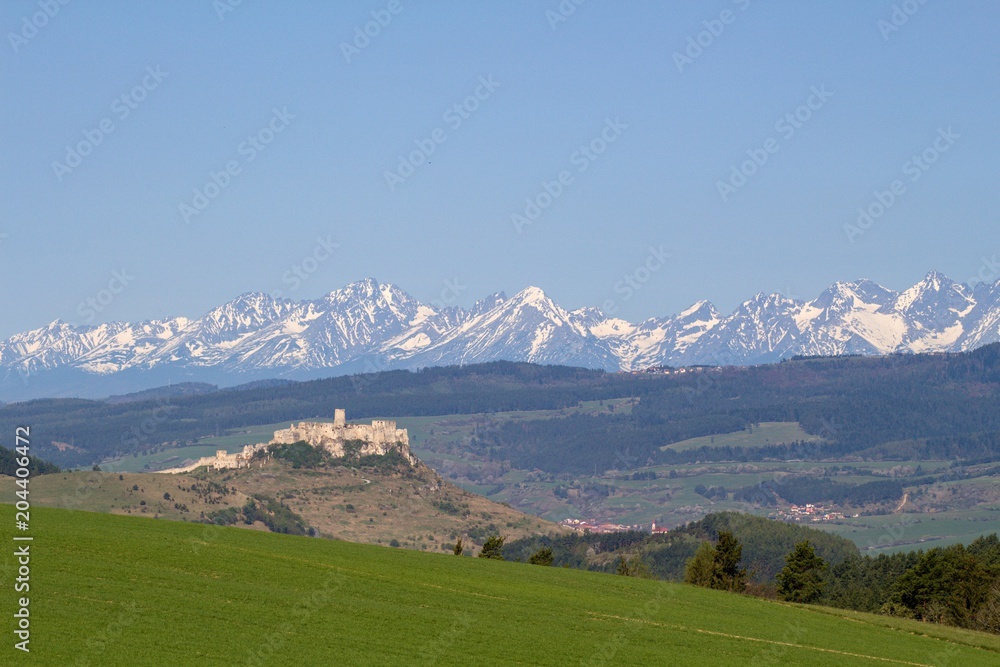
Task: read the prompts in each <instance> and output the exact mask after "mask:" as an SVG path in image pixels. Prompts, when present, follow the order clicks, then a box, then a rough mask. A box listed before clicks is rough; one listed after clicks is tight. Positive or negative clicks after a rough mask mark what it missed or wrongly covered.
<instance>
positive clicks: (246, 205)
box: [0, 0, 1000, 336]
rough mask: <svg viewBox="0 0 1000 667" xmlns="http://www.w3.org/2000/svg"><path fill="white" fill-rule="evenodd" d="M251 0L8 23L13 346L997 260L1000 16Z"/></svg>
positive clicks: (700, 290) (767, 284)
mask: <svg viewBox="0 0 1000 667" xmlns="http://www.w3.org/2000/svg"><path fill="white" fill-rule="evenodd" d="M231 1H232V0H219V2H217V3H214V4H213V2H211V1H210V0H198V1H193V0H187V1H177V2H169V3H168V2H110V1H109V2H101V3H92V4H88V3H83V2H69V3H68V4H65V5H62V4H59V3H58V0H50V1H49V2H46V1H45V0H42V1H41V2H39V0H35V1H34V2H29V1H22V0H19V1H11V2H5V3H3V6H2V8H0V27H2V30H3V33H4V35H5V39H4V44H3V46H2V47H0V59H2V63H0V77H2V79H0V83H2V87H3V90H4V91H5V94H4V96H3V98H2V101H0V114H2V118H3V128H4V131H3V132H2V133H0V142H2V143H0V155H2V156H3V157H2V160H0V170H2V171H0V194H2V197H3V203H4V205H3V207H2V208H0V233H2V234H3V235H4V236H3V237H2V238H0V259H2V261H3V266H4V269H5V270H4V278H3V279H4V281H5V289H4V290H3V291H2V297H0V299H2V303H0V307H2V310H3V313H4V317H3V319H2V325H0V335H2V336H8V335H10V334H13V333H15V332H18V331H22V330H25V329H29V328H34V327H37V326H42V325H44V324H46V323H48V322H50V321H52V320H54V319H56V318H62V319H64V320H68V321H77V322H81V323H82V322H83V321H89V320H93V321H96V322H100V321H108V320H115V319H128V320H139V319H147V318H157V317H164V316H172V315H187V316H192V317H197V316H199V315H201V314H203V313H204V312H205V311H206V310H208V309H209V308H211V307H213V306H215V305H218V304H220V303H223V302H225V301H228V300H230V299H232V298H233V297H235V296H237V295H238V294H241V293H243V292H248V291H263V292H272V293H274V292H278V291H280V292H281V294H282V296H286V297H291V298H295V299H304V298H315V297H317V296H319V295H322V294H324V293H326V292H328V291H330V290H332V289H335V288H337V287H339V286H342V285H344V284H346V283H348V282H351V281H353V280H358V279H361V278H364V277H367V276H373V277H376V278H378V279H379V280H381V281H383V282H393V283H396V284H398V285H399V286H400V287H402V288H403V289H405V290H407V291H408V292H410V293H411V294H413V295H414V296H415V297H417V298H419V299H421V300H424V301H431V300H439V301H440V300H443V301H445V302H447V303H457V304H459V305H466V306H467V305H470V304H471V303H472V302H474V301H475V300H476V299H478V298H481V297H483V296H485V295H486V294H488V293H491V292H493V291H497V290H506V291H507V292H508V293H509V294H512V293H514V292H516V291H518V290H520V289H522V288H523V287H525V286H527V285H538V286H540V287H542V288H543V289H545V290H546V292H548V293H549V294H550V295H551V296H552V297H553V298H554V299H555V300H556V301H557V302H559V303H561V304H562V305H564V306H567V307H570V308H576V307H580V306H583V305H600V304H602V303H604V302H606V301H609V300H611V301H613V302H614V306H615V311H616V312H615V314H616V315H619V316H622V317H626V318H628V319H631V320H639V319H642V318H645V317H649V316H660V315H666V314H670V313H674V312H678V311H679V310H681V309H683V308H684V307H686V306H687V305H689V304H691V303H692V302H694V301H696V300H698V299H702V298H707V299H710V300H712V301H713V302H714V303H716V305H718V306H719V307H720V308H721V309H723V310H730V309H732V308H733V307H735V306H736V305H737V304H738V303H739V302H740V301H742V300H744V299H746V298H749V297H750V296H751V295H752V294H753V293H755V292H757V291H764V292H775V291H780V292H784V293H786V294H788V295H790V296H794V297H796V298H812V297H813V296H815V295H817V294H818V293H819V292H820V291H821V290H822V289H823V288H825V287H826V286H827V285H829V284H830V283H832V282H834V281H836V280H843V279H855V278H860V277H869V278H872V279H874V280H876V281H878V282H881V283H882V284H884V285H886V286H888V287H891V288H895V289H902V288H905V287H908V286H909V285H911V284H912V283H914V282H916V281H917V280H919V279H920V278H921V277H922V276H923V275H924V274H925V273H926V272H927V271H928V270H931V269H936V270H940V271H942V272H944V273H946V274H948V275H950V276H951V277H952V278H955V279H956V280H961V281H965V280H968V279H969V278H970V277H972V276H975V275H976V274H977V272H979V273H980V274H982V275H992V272H993V270H992V269H990V270H987V271H986V272H985V273H984V272H983V271H982V270H981V269H982V267H983V266H984V258H985V259H986V260H991V259H993V258H995V257H996V256H997V255H1000V235H998V234H997V231H996V230H997V213H996V205H995V202H996V198H995V195H994V192H995V191H996V180H997V177H998V175H1000V173H998V172H1000V168H998V166H997V159H996V156H997V155H998V152H1000V132H998V129H1000V128H998V124H1000V116H998V114H997V111H996V110H997V102H998V96H997V88H998V84H1000V78H998V76H997V72H998V71H1000V46H998V43H997V40H996V39H995V26H996V25H997V24H998V22H1000V5H997V4H996V3H994V2H986V1H983V2H963V3H943V2H926V3H925V4H920V3H919V2H917V1H916V0H911V2H909V3H907V2H888V1H886V2H882V1H864V2H851V1H843V2H836V3H833V2H823V3H818V2H791V1H783V2H782V1H772V2H767V3H764V2H759V1H757V0H751V1H750V2H746V1H745V0H739V1H738V2H734V1H732V0H717V1H712V2H670V3H664V2H660V3H638V2H631V3H611V2H603V1H600V0H589V1H587V2H584V3H583V4H581V5H579V6H575V5H572V3H571V2H569V1H567V2H564V3H563V7H564V8H565V7H569V6H574V7H575V10H574V11H573V12H572V14H570V15H569V16H566V17H563V16H560V15H558V14H557V12H558V11H559V7H560V3H559V2H557V1H556V0H550V1H542V2H492V3H468V2H435V3H411V2H407V1H406V0H399V1H398V2H392V3H390V2H389V1H388V0H386V1H381V0H380V1H376V2H354V3H327V2H277V1H272V2H268V1H265V0H243V2H241V3H239V4H238V5H236V6H234V7H231V9H232V11H221V10H220V8H222V7H226V6H228V3H229V2H231ZM233 4H236V3H235V2H233ZM46 7H47V8H48V12H49V13H50V14H52V16H51V17H49V16H44V15H40V13H44V11H45V9H46ZM55 8H58V11H55ZM391 10H395V13H393V11H391ZM905 10H908V11H909V12H910V13H908V14H907V13H906V11H905ZM372 12H375V15H374V17H373V14H372ZM894 12H895V17H894ZM556 17H558V20H557V19H556ZM379 18H381V20H382V22H383V23H385V24H386V25H384V26H377V24H376V23H372V22H373V21H376V19H379ZM563 18H565V20H561V19H563ZM894 18H895V23H894V22H893V21H894ZM904 18H905V21H904V20H903V19H904ZM389 19H391V20H389ZM26 22H27V23H26ZM880 22H881V23H880ZM366 24H369V25H368V31H369V32H370V33H372V34H373V35H374V36H372V37H368V38H367V39H365V38H357V32H356V31H357V30H360V31H364V29H365V26H366ZM39 26H40V27H39ZM713 32H714V33H715V34H713ZM355 40H357V41H355ZM689 40H690V41H689ZM698 42H701V45H700V46H691V44H692V43H694V44H695V45H697V44H698ZM345 44H347V45H350V46H349V47H347V48H345V46H344V45H345ZM678 53H680V54H682V55H683V56H684V58H686V60H685V59H683V58H678V56H677V55H676V54H678ZM477 94H478V97H477ZM123 96H124V97H123ZM456 104H458V105H459V109H458V110H456V109H455V108H454V107H455V105H456ZM462 105H464V106H462ZM789 114H791V119H787V118H786V116H788V115H789ZM796 114H798V119H796ZM783 119H784V120H783ZM107 130H110V131H107ZM935 142H937V143H936V144H935ZM81 144H82V148H81V150H80V151H77V148H80V147H81ZM430 146H433V151H430V150H429V147H430ZM68 151H69V152H70V153H72V154H71V155H68V154H67V153H68ZM78 152H79V153H83V152H86V153H87V154H86V155H81V156H79V157H74V155H75V154H77V153H78ZM427 153H429V155H428V154H427ZM921 155H925V157H926V158H927V159H930V158H933V162H932V163H924V162H921V165H920V166H916V167H915V166H914V163H913V162H912V161H911V158H912V157H913V156H917V157H918V159H920V156H921ZM755 156H756V158H757V161H758V162H759V163H761V164H755V163H746V161H747V160H752V159H753V158H754V157H755ZM411 157H412V160H413V163H415V164H416V166H415V167H413V166H412V164H409V165H406V166H404V169H402V170H399V166H400V160H401V159H402V160H403V161H404V163H405V162H409V161H410V159H411ZM764 157H766V160H765V159H764ZM744 163H746V164H744ZM411 167H412V173H411V171H410V168H411ZM227 169H229V170H230V171H229V173H227ZM734 169H736V170H737V172H739V171H740V170H741V169H742V170H743V172H744V173H743V174H742V175H740V174H737V175H736V176H734V175H733V170H734ZM393 172H395V176H387V173H388V174H391V173H393ZM213 174H214V178H215V181H216V183H213ZM747 174H749V175H747ZM741 176H742V178H741ZM560 178H562V183H560ZM894 182H895V187H896V194H893V187H894V185H893V184H894ZM546 183H547V184H548V192H547V191H546V185H545V184H546ZM720 183H724V184H726V186H722V187H720ZM734 184H736V185H734ZM720 189H721V190H722V192H720ZM196 191H197V193H196ZM198 193H200V195H199V194H198ZM551 193H558V194H557V196H554V197H553V196H552V194H551ZM876 193H884V194H881V195H877V194H876ZM209 195H211V196H209ZM199 196H200V197H203V199H199ZM890 197H891V201H890ZM880 198H881V199H882V202H881V203H879V201H878V200H879V199H880ZM528 200H531V201H533V202H535V205H537V206H539V208H538V211H534V210H532V209H531V206H530V204H529V201H528ZM883 204H885V205H884V206H883ZM185 207H189V208H185ZM880 207H881V209H882V210H881V212H880ZM859 208H861V209H863V210H868V211H871V212H872V213H879V215H877V216H873V217H872V218H871V219H870V222H868V221H865V227H864V228H861V227H858V226H857V220H858V217H859V212H858V209H859ZM199 209H200V210H199ZM192 211H194V212H192ZM535 213H538V215H537V216H535V217H533V219H529V217H532V216H534V214H535ZM528 214H531V216H529V215H528ZM517 215H520V216H522V218H513V216H517ZM518 221H520V222H518ZM845 225H847V226H848V227H847V229H845ZM852 225H853V226H854V227H851V226H852ZM852 229H853V231H852ZM654 254H655V255H657V256H658V257H663V256H664V255H669V257H668V258H667V259H666V260H663V261H661V260H656V261H652V262H651V261H650V258H651V257H652V256H653V255H654ZM649 267H654V270H652V271H650V270H648V269H649ZM625 276H632V279H633V282H634V283H635V284H636V285H638V287H639V288H638V289H635V290H630V293H629V294H628V295H627V297H626V295H625V290H622V289H621V285H622V281H623V279H624V277H625ZM997 277H1000V276H993V279H996V278H997ZM636 281H638V282H636ZM109 295H110V296H111V297H112V298H110V299H107V296H109ZM98 297H101V298H102V299H103V300H104V301H105V303H100V302H98V306H99V309H89V310H88V309H86V308H81V304H84V303H86V302H87V300H88V299H96V298H98ZM91 310H92V311H93V312H91ZM84 315H87V316H88V317H87V318H85V317H84Z"/></svg>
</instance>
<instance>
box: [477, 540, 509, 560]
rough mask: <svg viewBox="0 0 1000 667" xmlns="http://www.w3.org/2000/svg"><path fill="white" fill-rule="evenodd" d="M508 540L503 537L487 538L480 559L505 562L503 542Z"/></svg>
mask: <svg viewBox="0 0 1000 667" xmlns="http://www.w3.org/2000/svg"><path fill="white" fill-rule="evenodd" d="M505 539H506V538H505V537H504V536H502V535H491V536H490V537H488V538H486V544H484V545H483V550H482V551H480V552H479V557H480V558H489V559H490V560H503V542H504V540H505Z"/></svg>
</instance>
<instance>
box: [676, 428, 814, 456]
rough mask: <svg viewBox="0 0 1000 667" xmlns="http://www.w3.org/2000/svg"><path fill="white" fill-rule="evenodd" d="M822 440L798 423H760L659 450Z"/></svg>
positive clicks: (683, 441)
mask: <svg viewBox="0 0 1000 667" xmlns="http://www.w3.org/2000/svg"><path fill="white" fill-rule="evenodd" d="M821 440H822V438H820V437H819V436H815V435H810V434H809V433H806V432H805V431H803V430H802V427H801V426H799V423H798V422H761V423H760V424H756V425H754V426H750V427H747V429H745V430H743V431H736V432H735V433H722V434H719V435H705V436H702V437H700V438H689V439H687V440H681V441H680V442H674V443H672V444H669V445H664V446H663V447H661V449H672V450H674V451H675V452H683V451H687V450H689V449H698V448H700V447H765V446H767V445H782V444H787V443H790V442H819V441H821Z"/></svg>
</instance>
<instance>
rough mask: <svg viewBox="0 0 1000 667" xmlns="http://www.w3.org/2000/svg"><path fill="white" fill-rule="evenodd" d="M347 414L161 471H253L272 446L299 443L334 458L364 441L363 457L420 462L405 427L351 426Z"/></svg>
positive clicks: (302, 424)
mask: <svg viewBox="0 0 1000 667" xmlns="http://www.w3.org/2000/svg"><path fill="white" fill-rule="evenodd" d="M346 417H347V415H346V413H345V411H344V410H343V409H342V408H337V409H336V410H335V411H334V418H333V423H332V424H330V423H326V422H300V423H298V424H292V425H291V426H290V427H288V428H283V429H279V430H277V431H275V432H274V438H272V439H271V442H270V443H261V444H257V445H245V446H244V447H243V451H242V452H236V453H233V454H230V453H228V452H227V451H226V450H224V449H219V450H217V451H216V452H215V456H203V457H202V458H200V459H199V460H198V462H197V463H194V464H192V465H189V466H185V467H184V468H171V469H170V470H162V471H160V472H172V473H176V472H188V471H191V470H194V469H195V468H199V467H201V466H208V467H209V468H215V469H226V468H249V467H250V461H251V459H252V458H253V456H254V454H255V453H257V452H258V451H262V450H263V451H266V450H267V447H268V445H269V444H271V445H290V444H293V443H296V442H307V443H309V444H310V445H312V446H313V447H322V448H324V449H325V450H327V451H328V452H330V454H331V455H332V456H334V457H337V458H340V457H342V456H344V454H345V453H346V452H345V449H344V444H345V443H346V442H347V441H349V440H355V441H357V440H360V441H361V442H362V443H363V444H362V446H361V450H360V451H359V452H358V453H359V454H360V455H361V456H369V455H373V454H374V455H378V456H384V455H386V454H388V453H390V452H393V451H397V452H399V453H400V454H402V455H403V456H404V457H405V458H406V460H407V461H409V462H410V465H415V464H416V462H417V459H416V457H415V456H413V454H411V453H410V437H409V434H408V433H407V431H406V429H405V428H396V422H395V421H392V420H388V419H375V420H372V423H371V424H348V423H347V419H346Z"/></svg>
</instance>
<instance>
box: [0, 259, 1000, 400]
mask: <svg viewBox="0 0 1000 667" xmlns="http://www.w3.org/2000/svg"><path fill="white" fill-rule="evenodd" d="M998 341H1000V281H997V282H996V283H993V284H980V285H977V286H976V288H975V290H971V289H970V288H969V287H967V286H966V285H963V284H959V283H955V282H954V281H952V280H950V279H949V278H948V277H947V276H944V275H942V274H940V273H937V272H930V273H928V274H927V276H926V277H925V278H924V279H923V280H921V281H920V282H918V283H917V284H916V285H914V286H912V287H910V288H909V289H907V290H904V291H903V292H901V293H897V292H894V291H892V290H889V289H887V288H885V287H882V286H881V285H878V284H877V283H874V282H872V281H870V280H857V281H853V282H837V283H834V284H833V285H831V286H830V287H829V288H827V289H826V290H824V291H823V292H822V293H821V294H820V295H819V296H818V297H817V298H815V299H813V300H811V301H806V302H803V301H798V300H794V299H790V298H787V297H785V296H782V295H780V294H765V293H763V292H761V293H758V294H757V295H755V296H754V297H753V298H751V299H749V300H747V301H745V302H743V303H742V304H740V305H739V306H738V307H737V308H736V309H735V310H734V311H733V312H732V313H731V314H729V315H723V314H722V313H720V312H718V310H717V309H716V308H715V306H714V305H713V304H712V303H710V302H709V301H704V300H703V301H698V302H696V303H694V304H692V305H691V306H690V307H688V308H686V309H684V310H683V311H681V312H680V313H679V314H678V315H675V316H669V317H662V318H655V317H654V318H650V319H647V320H645V321H643V322H640V323H639V324H632V323H630V322H628V321H626V320H623V319H619V318H615V317H608V316H606V315H605V314H604V313H602V312H601V310H600V309H598V308H593V307H584V308H578V309H576V310H573V311H572V312H569V311H567V310H565V309H564V308H562V307H561V306H559V305H558V304H556V303H555V302H553V301H552V299H551V298H549V297H548V296H547V295H546V294H545V292H544V291H543V290H542V289H540V288H538V287H533V286H532V287H527V288H525V289H523V290H521V291H520V292H518V293H517V294H515V295H514V296H513V297H511V298H507V296H506V295H505V294H504V293H502V292H497V293H495V294H492V295H490V296H488V297H486V298H484V299H481V300H480V301H478V302H476V304H475V305H474V306H473V307H472V308H470V309H469V310H468V311H466V310H463V309H462V308H459V307H457V306H449V305H445V304H437V303H436V304H433V305H432V304H422V303H420V302H418V301H417V300H416V299H414V298H413V297H412V296H410V295H409V294H407V293H406V292H404V291H403V290H401V289H400V288H399V287H397V286H395V285H392V284H389V283H384V284H383V283H379V282H378V281H377V280H376V279H374V278H366V279H364V280H360V281H357V282H353V283H350V284H349V285H345V286H344V287H341V288H340V289H337V290H333V291H331V292H330V293H328V294H326V295H325V296H323V297H321V298H319V299H315V300H304V301H292V300H275V299H273V298H272V297H270V296H268V295H267V294H263V293H259V292H248V293H246V294H241V295H240V296H238V297H236V298H235V299H233V300H232V301H230V302H228V303H225V304H223V305H221V306H218V307H216V308H213V309H212V310H210V311H209V312H207V313H205V314H204V315H203V316H202V317H199V318H197V319H194V320H189V319H187V318H183V317H178V318H171V319H165V320H149V321H145V322H139V323H135V324H133V323H129V322H108V323H104V324H97V325H80V326H77V325H72V324H69V323H67V322H64V321H62V320H55V321H53V322H51V323H49V324H48V325H45V326H43V327H40V328H38V329H34V330H31V331H25V332H23V333H19V334H16V335H14V336H11V337H10V338H8V339H7V340H5V341H2V342H0V367H2V368H3V369H4V370H5V371H6V378H7V380H4V379H3V378H2V377H0V383H4V382H6V384H3V385H2V386H3V387H5V391H6V392H7V396H5V397H4V398H7V399H10V398H11V397H18V398H23V397H33V396H36V395H46V394H45V393H44V392H45V391H47V390H45V389H44V386H45V385H44V383H41V384H36V383H24V382H17V379H18V378H22V377H28V376H34V375H36V374H41V373H45V372H48V371H55V370H60V371H62V372H69V373H80V374H82V375H81V376H80V378H82V379H78V380H76V382H77V384H76V385H73V386H88V385H87V383H88V382H89V383H92V382H96V380H94V379H93V378H95V377H111V376H116V375H117V374H118V373H120V372H121V371H130V372H131V374H130V375H129V377H130V378H132V379H131V380H129V381H130V382H134V383H137V384H135V386H136V388H144V386H143V384H142V383H143V382H150V383H153V384H150V385H148V386H154V385H155V383H156V380H155V379H153V380H143V379H142V378H144V377H150V378H162V377H164V375H163V374H160V375H152V374H148V375H144V374H143V372H145V371H151V370H152V369H157V370H158V371H166V372H167V373H169V375H168V376H167V377H170V378H173V379H177V378H184V377H186V378H197V379H201V380H207V381H213V382H217V383H219V384H227V383H229V384H237V383H239V382H243V381H246V379H247V378H248V376H252V377H255V378H256V377H273V376H275V375H282V376H289V377H297V376H298V375H301V376H302V377H310V376H314V375H315V374H316V373H319V372H323V371H325V372H326V373H331V372H332V373H338V372H340V373H343V372H361V371H373V370H384V369H388V368H415V367H423V366H431V365H442V364H466V363H477V362H485V361H492V360H497V359H507V360H512V361H531V362H536V363H551V364H567V365H577V366H586V367H592V368H603V369H607V370H619V369H634V368H644V367H649V366H657V365H671V366H678V365H690V364H695V363H708V364H756V363H766V362H771V361H777V360H779V359H781V358H785V357H788V356H791V355H796V354H799V355H816V354H822V355H837V354H888V353H892V352H925V351H959V350H968V349H972V348H974V347H978V346H981V345H985V344H987V343H992V342H998ZM60 377H64V376H60ZM10 378H13V379H14V380H13V381H12V380H10ZM88 378H90V379H88ZM39 387H40V388H39ZM94 391H97V390H94ZM116 391H121V386H120V385H118V386H116ZM32 392H34V393H32Z"/></svg>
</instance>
